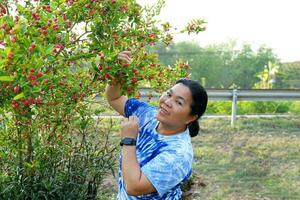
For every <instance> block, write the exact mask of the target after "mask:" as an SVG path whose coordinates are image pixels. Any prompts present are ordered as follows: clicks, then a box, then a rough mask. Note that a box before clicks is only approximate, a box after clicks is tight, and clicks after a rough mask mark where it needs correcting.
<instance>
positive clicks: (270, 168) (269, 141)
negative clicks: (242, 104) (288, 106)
mask: <svg viewBox="0 0 300 200" xmlns="http://www.w3.org/2000/svg"><path fill="white" fill-rule="evenodd" d="M201 125H202V132H201V134H200V135H199V136H197V137H196V138H194V139H193V145H194V156H195V159H194V174H193V177H192V179H191V181H190V182H189V184H188V185H187V186H186V188H187V189H186V190H187V191H186V192H185V195H186V197H185V199H215V200H217V199H220V200H221V199H228V200H229V199H230V200H231V199H265V200H269V199H272V200H273V199H300V117H291V118H272V119H238V121H237V123H236V125H235V127H231V126H230V121H229V120H224V119H204V120H202V122H201Z"/></svg>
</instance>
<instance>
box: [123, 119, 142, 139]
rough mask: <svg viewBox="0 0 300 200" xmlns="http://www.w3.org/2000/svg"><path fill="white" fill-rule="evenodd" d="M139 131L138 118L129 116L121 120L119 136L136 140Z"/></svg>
mask: <svg viewBox="0 0 300 200" xmlns="http://www.w3.org/2000/svg"><path fill="white" fill-rule="evenodd" d="M138 131H139V123H138V118H137V117H136V116H130V117H129V118H123V120H122V122H121V136H122V137H130V138H136V137H137V134H138Z"/></svg>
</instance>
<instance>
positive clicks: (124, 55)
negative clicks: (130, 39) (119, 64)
mask: <svg viewBox="0 0 300 200" xmlns="http://www.w3.org/2000/svg"><path fill="white" fill-rule="evenodd" d="M117 58H118V60H120V61H123V62H125V63H128V64H129V63H131V52H130V51H122V52H121V53H119V54H118V57H117Z"/></svg>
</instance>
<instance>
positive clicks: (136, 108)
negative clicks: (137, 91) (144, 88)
mask: <svg viewBox="0 0 300 200" xmlns="http://www.w3.org/2000/svg"><path fill="white" fill-rule="evenodd" d="M155 110H156V109H155V107H154V106H151V105H149V104H147V103H145V102H142V101H139V100H137V99H134V98H131V99H128V100H127V101H126V103H125V108H124V112H125V117H129V116H132V115H135V116H137V117H138V118H139V125H140V126H142V125H144V124H145V123H146V122H147V121H148V120H149V119H151V118H153V116H154V114H155Z"/></svg>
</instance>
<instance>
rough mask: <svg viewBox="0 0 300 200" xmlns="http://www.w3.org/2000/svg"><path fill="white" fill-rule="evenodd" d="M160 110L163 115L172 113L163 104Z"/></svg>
mask: <svg viewBox="0 0 300 200" xmlns="http://www.w3.org/2000/svg"><path fill="white" fill-rule="evenodd" d="M158 112H159V114H161V115H165V116H166V115H170V112H169V111H168V110H167V109H165V108H164V107H162V106H160V107H159V109H158Z"/></svg>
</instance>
